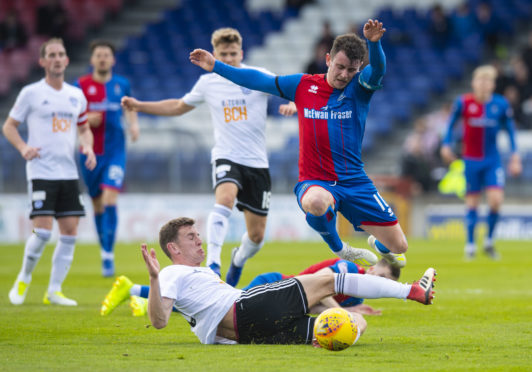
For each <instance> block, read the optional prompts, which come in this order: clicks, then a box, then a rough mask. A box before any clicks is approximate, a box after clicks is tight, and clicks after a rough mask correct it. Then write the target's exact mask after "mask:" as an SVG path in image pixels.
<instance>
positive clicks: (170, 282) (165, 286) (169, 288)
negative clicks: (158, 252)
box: [159, 267, 179, 301]
mask: <svg viewBox="0 0 532 372" xmlns="http://www.w3.org/2000/svg"><path fill="white" fill-rule="evenodd" d="M178 279H179V275H178V272H176V270H172V268H171V267H168V268H165V269H163V270H161V272H160V273H159V289H160V291H161V297H167V298H171V299H172V300H174V301H176V300H177V294H178V293H179V288H178V287H179V286H178V284H179V280H178Z"/></svg>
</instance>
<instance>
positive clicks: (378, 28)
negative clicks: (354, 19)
mask: <svg viewBox="0 0 532 372" xmlns="http://www.w3.org/2000/svg"><path fill="white" fill-rule="evenodd" d="M384 32H386V29H385V28H384V27H383V26H382V22H379V21H377V20H375V21H374V20H372V19H370V20H368V22H367V23H366V24H365V25H364V37H365V38H366V39H367V40H368V58H369V64H368V65H367V66H366V67H365V68H364V69H363V70H362V74H361V77H360V82H361V83H362V85H363V86H364V87H366V88H367V89H372V90H376V89H379V88H380V87H381V82H382V78H383V77H384V73H385V72H386V57H385V55H384V51H383V50H382V45H381V43H380V39H381V38H382V35H383V34H384Z"/></svg>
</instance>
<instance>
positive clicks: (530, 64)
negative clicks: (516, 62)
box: [521, 31, 532, 71]
mask: <svg viewBox="0 0 532 372" xmlns="http://www.w3.org/2000/svg"><path fill="white" fill-rule="evenodd" d="M521 59H522V60H523V62H524V63H525V65H526V67H527V68H528V71H532V31H530V33H529V34H528V42H527V45H526V47H525V48H524V49H523V51H522V52H521Z"/></svg>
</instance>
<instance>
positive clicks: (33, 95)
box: [9, 79, 87, 180]
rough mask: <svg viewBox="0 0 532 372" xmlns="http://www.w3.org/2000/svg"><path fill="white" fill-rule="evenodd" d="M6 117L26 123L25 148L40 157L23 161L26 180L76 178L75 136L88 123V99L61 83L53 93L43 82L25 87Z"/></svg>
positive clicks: (76, 89)
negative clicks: (61, 85)
mask: <svg viewBox="0 0 532 372" xmlns="http://www.w3.org/2000/svg"><path fill="white" fill-rule="evenodd" d="M9 116H10V117H11V118H13V119H15V120H16V121H18V122H21V123H23V122H26V124H27V126H28V140H27V143H28V145H29V146H32V147H38V148H40V150H39V154H40V157H39V158H35V159H32V160H30V161H28V162H26V178H27V179H28V180H34V179H45V180H72V179H78V169H77V167H76V161H75V157H74V151H75V146H76V136H77V132H78V125H82V124H85V123H86V121H87V100H86V99H85V96H84V95H83V92H82V91H81V89H78V88H76V87H74V86H72V85H70V84H67V83H63V87H62V88H61V90H56V89H54V88H52V87H51V86H50V85H48V83H46V81H45V80H44V79H42V80H40V81H38V82H35V83H33V84H29V85H26V86H25V87H24V88H23V89H22V90H21V91H20V93H19V95H18V97H17V100H16V101H15V105H14V106H13V108H12V109H11V111H10V112H9Z"/></svg>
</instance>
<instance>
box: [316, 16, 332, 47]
mask: <svg viewBox="0 0 532 372" xmlns="http://www.w3.org/2000/svg"><path fill="white" fill-rule="evenodd" d="M335 37H336V36H335V35H334V33H333V32H332V29H331V23H330V22H329V21H324V22H323V25H322V29H321V36H320V38H319V40H318V43H317V45H318V46H320V45H323V46H324V47H325V49H326V50H327V52H328V51H329V50H331V48H332V45H333V43H334V38H335Z"/></svg>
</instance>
